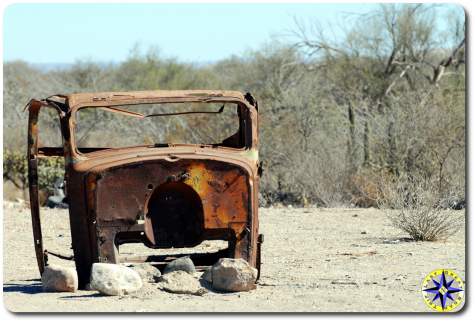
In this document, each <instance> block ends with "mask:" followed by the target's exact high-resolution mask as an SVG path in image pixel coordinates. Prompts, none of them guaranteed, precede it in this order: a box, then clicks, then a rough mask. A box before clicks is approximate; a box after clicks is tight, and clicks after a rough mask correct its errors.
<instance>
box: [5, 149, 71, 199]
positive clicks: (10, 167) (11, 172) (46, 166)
mask: <svg viewBox="0 0 475 322" xmlns="http://www.w3.org/2000/svg"><path fill="white" fill-rule="evenodd" d="M63 178H64V158H62V157H50V158H43V159H39V162H38V185H39V189H40V190H44V191H47V192H48V193H52V192H53V190H54V183H55V182H56V180H58V179H61V180H62V179H63ZM3 180H4V181H5V180H8V181H11V182H12V183H13V184H14V185H15V186H16V187H17V188H19V189H22V190H24V189H26V188H27V187H28V162H27V157H26V153H20V152H17V151H11V150H4V151H3Z"/></svg>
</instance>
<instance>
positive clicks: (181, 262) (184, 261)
mask: <svg viewBox="0 0 475 322" xmlns="http://www.w3.org/2000/svg"><path fill="white" fill-rule="evenodd" d="M175 271H184V272H187V273H189V274H193V273H195V272H196V268H195V265H194V264H193V261H192V260H191V258H190V257H189V256H184V257H180V258H177V259H175V260H173V261H171V262H170V263H168V264H167V266H165V269H164V270H163V274H168V273H171V272H175Z"/></svg>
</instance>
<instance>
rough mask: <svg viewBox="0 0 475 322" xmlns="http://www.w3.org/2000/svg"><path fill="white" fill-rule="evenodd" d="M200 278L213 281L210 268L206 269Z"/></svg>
mask: <svg viewBox="0 0 475 322" xmlns="http://www.w3.org/2000/svg"><path fill="white" fill-rule="evenodd" d="M201 278H202V279H203V280H205V281H206V282H208V283H213V273H212V270H211V268H209V269H207V270H206V271H205V272H204V273H203V275H201Z"/></svg>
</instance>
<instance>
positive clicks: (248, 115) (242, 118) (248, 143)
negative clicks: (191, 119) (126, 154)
mask: <svg viewBox="0 0 475 322" xmlns="http://www.w3.org/2000/svg"><path fill="white" fill-rule="evenodd" d="M169 103H223V104H226V103H234V104H236V105H237V108H238V109H239V110H240V113H238V119H239V123H240V126H239V130H238V133H239V132H241V133H242V135H243V136H244V144H243V146H242V147H241V148H234V147H226V146H220V145H216V146H214V145H213V148H214V149H220V148H225V149H226V150H230V151H236V152H240V151H243V150H249V149H253V148H256V145H257V144H256V142H257V120H256V122H253V119H255V118H256V119H257V111H256V109H255V107H254V106H251V105H249V104H248V103H247V102H244V101H242V100H240V99H236V98H229V99H223V97H219V98H208V99H205V100H203V99H196V98H194V99H189V98H173V97H171V98H167V99H163V98H162V99H147V100H143V99H141V100H134V101H133V102H131V101H129V100H114V101H106V102H97V103H84V104H77V105H75V106H73V107H71V110H70V117H69V131H70V136H69V144H70V147H71V153H72V156H73V158H74V157H78V156H80V157H87V155H88V154H90V153H93V152H94V151H97V150H124V149H133V148H137V147H149V148H155V149H163V148H167V147H168V148H169V147H173V146H174V145H176V146H179V145H181V146H183V145H187V146H196V147H207V146H210V145H209V144H206V143H201V144H199V143H197V144H172V143H168V145H167V146H165V144H167V143H164V145H163V146H157V145H148V144H145V145H132V146H124V147H100V148H97V149H96V148H83V149H85V150H91V151H90V152H89V151H88V152H84V151H82V152H81V148H79V147H78V146H77V144H76V135H75V134H76V125H77V121H76V120H77V119H76V117H77V113H78V111H79V110H81V109H84V108H101V107H119V106H132V105H147V104H150V105H152V104H169ZM111 113H112V112H111ZM163 117H166V116H163ZM254 123H256V124H255V126H253V124H254Z"/></svg>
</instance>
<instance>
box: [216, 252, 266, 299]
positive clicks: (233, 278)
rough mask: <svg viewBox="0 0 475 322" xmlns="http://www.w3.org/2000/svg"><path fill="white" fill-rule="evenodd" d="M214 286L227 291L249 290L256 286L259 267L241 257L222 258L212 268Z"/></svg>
mask: <svg viewBox="0 0 475 322" xmlns="http://www.w3.org/2000/svg"><path fill="white" fill-rule="evenodd" d="M211 271H212V272H211V274H212V277H211V278H212V285H213V288H214V289H216V290H219V291H226V292H241V291H249V290H253V289H255V288H256V284H255V282H256V279H257V269H255V268H254V267H252V266H250V265H249V264H248V263H247V262H246V261H245V260H244V259H241V258H237V259H234V258H220V259H219V261H218V262H217V263H216V264H214V265H213V267H212V268H211Z"/></svg>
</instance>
